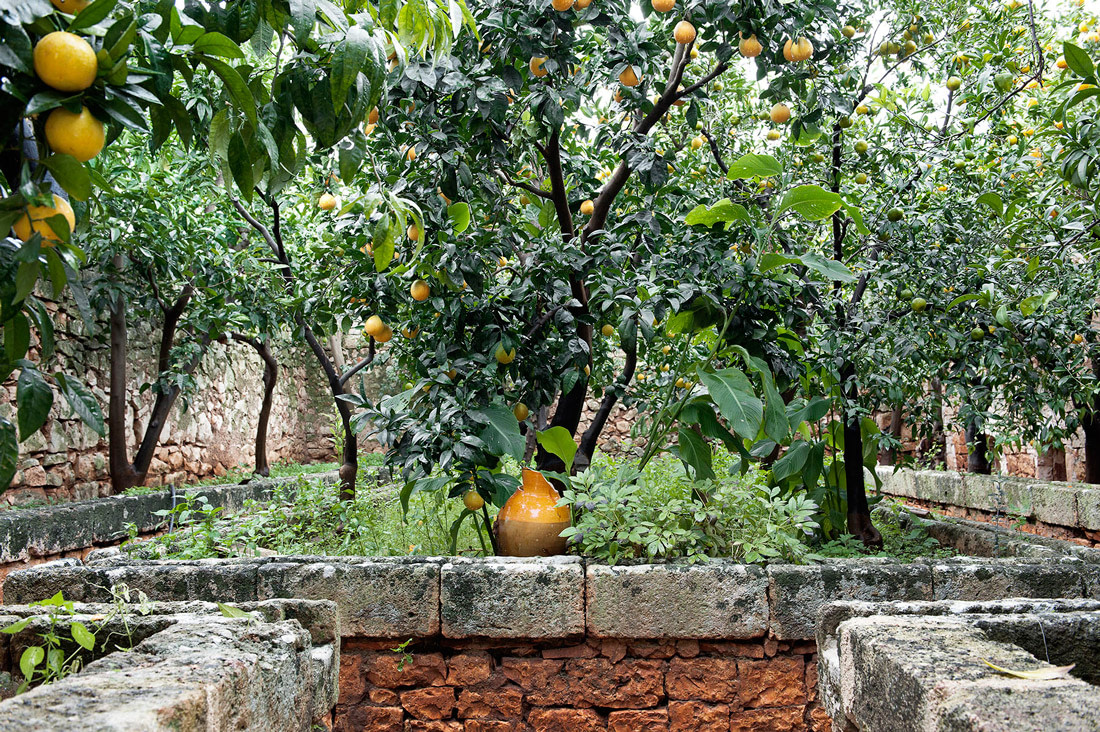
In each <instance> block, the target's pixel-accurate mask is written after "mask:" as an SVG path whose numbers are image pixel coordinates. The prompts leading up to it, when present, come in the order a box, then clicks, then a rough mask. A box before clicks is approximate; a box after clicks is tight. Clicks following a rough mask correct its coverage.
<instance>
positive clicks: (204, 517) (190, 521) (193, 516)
mask: <svg viewBox="0 0 1100 732" xmlns="http://www.w3.org/2000/svg"><path fill="white" fill-rule="evenodd" d="M177 497H178V498H179V503H177V504H176V506H175V507H174V508H165V509H161V510H159V511H154V512H153V515H154V516H158V517H160V518H161V519H163V521H162V522H161V527H163V528H167V529H169V531H170V532H172V533H169V534H168V536H169V537H170V538H179V534H177V533H175V532H174V531H172V530H173V529H183V530H186V533H187V534H189V535H190V539H191V540H190V541H189V542H186V544H183V545H181V547H180V548H178V549H176V550H175V551H171V550H170V552H169V553H171V554H173V555H174V556H175V557H176V558H179V559H198V558H201V557H205V556H212V555H213V554H214V553H215V552H216V550H217V548H218V546H219V545H220V544H221V539H222V533H221V526H220V524H219V522H218V518H219V516H220V515H221V514H222V512H223V510H224V509H223V508H222V507H221V506H214V505H212V504H211V503H210V499H208V498H207V497H206V496H204V495H202V494H201V493H196V494H179V495H178V496H177Z"/></svg>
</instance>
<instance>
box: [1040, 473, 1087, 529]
mask: <svg viewBox="0 0 1100 732" xmlns="http://www.w3.org/2000/svg"><path fill="white" fill-rule="evenodd" d="M1031 500H1032V506H1033V515H1034V516H1035V519H1036V520H1038V521H1044V522H1046V523H1048V524H1058V525H1059V526H1077V525H1078V521H1077V491H1076V490H1075V489H1073V488H1070V487H1068V486H1066V485H1059V484H1056V483H1035V484H1032V486H1031Z"/></svg>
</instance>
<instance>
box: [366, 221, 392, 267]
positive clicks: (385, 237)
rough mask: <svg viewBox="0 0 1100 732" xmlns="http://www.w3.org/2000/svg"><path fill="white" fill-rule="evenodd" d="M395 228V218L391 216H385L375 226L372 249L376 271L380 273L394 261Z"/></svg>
mask: <svg viewBox="0 0 1100 732" xmlns="http://www.w3.org/2000/svg"><path fill="white" fill-rule="evenodd" d="M394 228H395V225H394V221H393V217H392V216H390V215H389V214H385V215H383V216H382V218H380V219H378V223H377V224H375V225H374V238H373V240H372V241H371V247H372V248H373V250H374V269H375V270H376V271H378V272H382V271H385V269H386V268H387V267H389V266H390V262H392V261H393V250H394V236H395V234H394Z"/></svg>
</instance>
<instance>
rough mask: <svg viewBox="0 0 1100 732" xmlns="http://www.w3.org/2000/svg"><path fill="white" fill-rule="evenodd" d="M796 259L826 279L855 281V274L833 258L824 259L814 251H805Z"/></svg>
mask: <svg viewBox="0 0 1100 732" xmlns="http://www.w3.org/2000/svg"><path fill="white" fill-rule="evenodd" d="M798 259H799V261H800V262H802V263H803V264H804V265H806V266H807V267H809V268H810V269H812V270H813V271H814V272H817V273H818V274H820V275H822V276H823V277H825V278H826V279H828V280H833V281H835V282H855V280H856V276H855V275H854V274H852V271H851V270H850V269H848V268H847V267H845V266H844V265H843V264H842V263H841V262H838V261H836V260H835V259H826V258H825V257H822V256H821V255H820V254H815V253H814V252H806V253H805V254H803V255H802V256H800V257H799V258H798Z"/></svg>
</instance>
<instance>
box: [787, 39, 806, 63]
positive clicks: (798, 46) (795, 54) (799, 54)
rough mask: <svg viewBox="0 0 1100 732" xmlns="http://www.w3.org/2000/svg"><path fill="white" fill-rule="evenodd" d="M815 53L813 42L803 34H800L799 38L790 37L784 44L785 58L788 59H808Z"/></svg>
mask: <svg viewBox="0 0 1100 732" xmlns="http://www.w3.org/2000/svg"><path fill="white" fill-rule="evenodd" d="M813 55H814V47H813V44H811V43H810V41H809V39H807V38H805V37H803V36H799V37H798V38H797V39H792V38H788V39H787V42H786V43H784V44H783V58H785V59H787V60H788V61H806V60H807V59H809V58H810V57H811V56H813Z"/></svg>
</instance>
